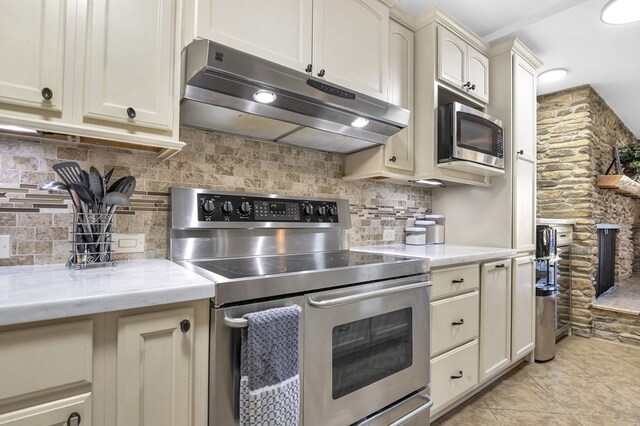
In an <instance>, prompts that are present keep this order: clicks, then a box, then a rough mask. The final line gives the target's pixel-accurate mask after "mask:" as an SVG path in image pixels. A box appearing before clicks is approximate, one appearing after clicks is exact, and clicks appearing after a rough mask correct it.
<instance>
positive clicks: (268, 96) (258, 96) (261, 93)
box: [253, 90, 277, 104]
mask: <svg viewBox="0 0 640 426" xmlns="http://www.w3.org/2000/svg"><path fill="white" fill-rule="evenodd" d="M276 98H277V96H276V94H275V93H273V92H270V91H268V90H258V91H257V92H256V93H254V94H253V99H255V100H256V101H257V102H260V103H261V104H270V103H271V102H273V101H275V100H276Z"/></svg>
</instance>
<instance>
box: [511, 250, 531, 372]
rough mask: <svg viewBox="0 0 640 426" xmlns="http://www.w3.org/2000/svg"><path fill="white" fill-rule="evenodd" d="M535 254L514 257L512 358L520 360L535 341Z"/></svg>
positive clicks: (529, 350)
mask: <svg viewBox="0 0 640 426" xmlns="http://www.w3.org/2000/svg"><path fill="white" fill-rule="evenodd" d="M534 262H535V261H534V257H533V256H524V257H518V258H516V259H513V285H512V288H513V293H512V299H511V303H512V320H511V328H512V332H511V359H512V360H513V361H516V360H519V359H520V358H522V357H523V356H525V355H526V354H527V353H529V352H531V350H533V346H534V342H535V322H536V321H535V302H536V298H535V295H536V291H535V274H536V271H535V263H534Z"/></svg>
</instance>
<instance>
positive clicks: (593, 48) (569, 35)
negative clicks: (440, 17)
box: [398, 0, 640, 138]
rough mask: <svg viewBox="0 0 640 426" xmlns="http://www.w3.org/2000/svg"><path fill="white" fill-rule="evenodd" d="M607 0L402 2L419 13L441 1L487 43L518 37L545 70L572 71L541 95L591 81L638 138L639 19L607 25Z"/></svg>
mask: <svg viewBox="0 0 640 426" xmlns="http://www.w3.org/2000/svg"><path fill="white" fill-rule="evenodd" d="M608 1H609V0H537V1H536V2H533V1H531V0H482V1H474V0H400V1H399V3H398V7H399V8H400V9H401V10H403V11H404V12H406V13H408V14H410V15H414V16H415V15H420V14H422V13H424V12H426V11H427V10H429V9H431V8H432V7H434V6H438V7H439V8H440V9H442V10H443V11H444V12H445V13H447V14H449V15H451V16H452V17H454V18H455V19H457V20H459V21H460V22H462V23H463V24H464V25H466V26H467V27H469V28H470V29H471V30H472V31H474V32H475V33H476V34H478V35H479V36H481V37H482V38H484V39H485V41H487V42H489V43H493V42H496V41H499V40H502V39H505V38H508V37H513V36H517V37H518V38H520V39H521V40H522V41H523V42H524V43H525V44H526V45H527V46H528V47H529V48H530V49H531V50H532V51H533V52H534V53H535V54H536V55H537V56H538V57H539V58H540V59H541V60H542V62H543V63H544V65H543V67H542V69H541V71H544V70H547V69H551V68H566V69H567V70H568V74H567V76H566V77H565V78H564V79H562V80H560V81H558V82H555V83H547V84H539V85H538V94H545V93H550V92H555V91H557V90H561V89H567V88H570V87H575V86H579V85H582V84H590V85H591V86H592V87H593V88H594V89H595V90H596V91H597V92H598V93H599V94H600V96H602V97H603V98H604V100H605V101H606V102H607V103H608V104H609V106H610V107H611V108H612V109H613V110H614V111H615V112H616V114H618V116H619V117H620V118H621V119H622V121H623V122H624V123H625V124H626V125H627V127H629V129H630V130H631V131H632V132H633V133H634V134H635V135H636V137H639V138H640V104H639V102H640V22H635V23H632V24H627V25H607V24H604V23H603V22H602V21H600V12H601V11H602V8H603V6H604V5H605V4H606V3H607V2H608ZM638 1H640V0H638Z"/></svg>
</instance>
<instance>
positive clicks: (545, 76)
mask: <svg viewBox="0 0 640 426" xmlns="http://www.w3.org/2000/svg"><path fill="white" fill-rule="evenodd" d="M565 75H567V70H565V69H564V68H554V69H552V70H548V71H545V72H543V73H541V74H540V75H539V76H538V82H540V83H553V82H554V81H558V80H560V79H561V78H564V76H565Z"/></svg>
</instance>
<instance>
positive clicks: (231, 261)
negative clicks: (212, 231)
mask: <svg viewBox="0 0 640 426" xmlns="http://www.w3.org/2000/svg"><path fill="white" fill-rule="evenodd" d="M406 260H415V259H413V258H410V257H401V256H389V255H381V254H373V253H372V254H370V253H361V252H352V251H348V250H347V251H335V252H318V253H307V254H295V255H283V256H261V257H242V258H228V259H216V260H203V261H194V262H190V263H191V264H193V265H195V266H198V267H200V268H203V269H206V270H207V271H210V272H213V273H214V274H216V275H220V276H222V277H225V278H228V279H234V278H248V277H258V276H263V275H276V274H285V273H292V272H305V271H318V270H323V269H333V268H345V267H354V266H365V265H372V264H381V263H391V262H399V261H406Z"/></svg>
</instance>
